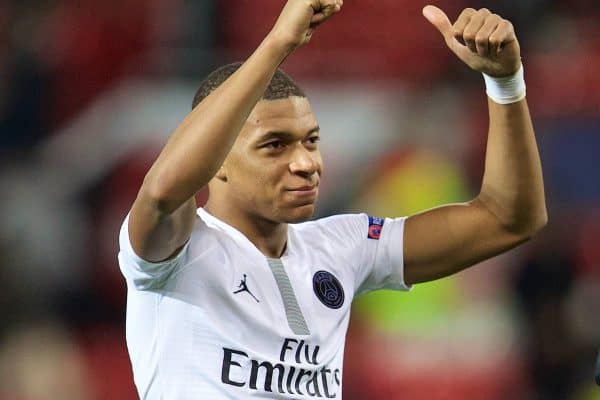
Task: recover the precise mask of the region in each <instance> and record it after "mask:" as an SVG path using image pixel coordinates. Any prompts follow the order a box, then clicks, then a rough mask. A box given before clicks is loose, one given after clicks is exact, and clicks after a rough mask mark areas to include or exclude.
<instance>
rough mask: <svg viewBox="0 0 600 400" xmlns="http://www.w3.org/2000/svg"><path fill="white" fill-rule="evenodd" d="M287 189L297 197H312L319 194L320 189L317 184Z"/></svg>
mask: <svg viewBox="0 0 600 400" xmlns="http://www.w3.org/2000/svg"><path fill="white" fill-rule="evenodd" d="M287 191H288V192H289V193H291V194H292V195H294V196H297V197H312V196H316V195H317V192H318V189H317V186H301V187H297V188H293V189H288V190H287Z"/></svg>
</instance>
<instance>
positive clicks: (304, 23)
mask: <svg viewBox="0 0 600 400" xmlns="http://www.w3.org/2000/svg"><path fill="white" fill-rule="evenodd" d="M343 4H344V1H343V0H288V2H287V3H286V5H285V7H284V8H283V10H282V11H281V14H280V15H279V18H278V19H277V22H276V23H275V26H274V27H273V29H272V30H271V33H270V34H269V35H270V36H271V37H273V38H274V39H276V40H278V41H280V43H282V44H284V45H285V46H286V47H288V48H289V49H290V50H294V49H296V48H298V47H300V46H302V45H304V44H306V43H308V42H309V41H310V38H311V36H312V34H313V32H314V30H315V29H316V28H317V26H319V25H320V24H322V23H323V22H325V21H327V20H328V19H329V18H331V17H332V16H333V15H334V14H336V13H338V12H340V10H341V9H342V5H343Z"/></svg>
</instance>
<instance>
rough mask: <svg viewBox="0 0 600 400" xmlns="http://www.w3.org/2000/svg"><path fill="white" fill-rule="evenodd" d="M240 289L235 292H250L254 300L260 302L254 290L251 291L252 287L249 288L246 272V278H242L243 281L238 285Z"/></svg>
mask: <svg viewBox="0 0 600 400" xmlns="http://www.w3.org/2000/svg"><path fill="white" fill-rule="evenodd" d="M238 287H239V289H238V290H236V291H235V292H233V294H238V293H241V292H248V294H250V296H252V298H253V299H254V300H256V302H257V303H260V301H258V299H257V298H256V296H254V295H253V294H252V292H251V291H250V289H248V285H247V284H246V274H244V279H242V281H241V282H240V285H239V286H238Z"/></svg>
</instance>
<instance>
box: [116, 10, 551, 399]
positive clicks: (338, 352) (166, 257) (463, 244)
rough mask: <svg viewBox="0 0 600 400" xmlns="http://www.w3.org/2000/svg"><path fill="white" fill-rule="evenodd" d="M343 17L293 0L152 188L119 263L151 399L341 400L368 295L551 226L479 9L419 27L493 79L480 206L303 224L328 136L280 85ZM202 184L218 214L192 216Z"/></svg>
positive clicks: (516, 57)
mask: <svg viewBox="0 0 600 400" xmlns="http://www.w3.org/2000/svg"><path fill="white" fill-rule="evenodd" d="M341 7H342V0H289V1H288V2H287V4H286V5H285V7H284V8H283V10H282V12H281V15H280V16H279V18H278V20H277V22H276V24H275V25H274V27H273V29H272V30H271V32H270V33H269V34H268V35H267V36H266V38H265V40H264V41H263V42H262V43H261V44H260V46H259V47H258V48H257V49H256V51H255V52H254V53H253V54H252V55H251V57H250V58H249V59H248V60H247V61H246V62H245V63H244V64H243V65H241V66H239V65H232V66H227V67H224V68H221V69H220V70H218V71H216V72H215V73H213V74H211V75H210V76H209V77H208V78H207V80H206V81H205V82H204V83H203V84H202V87H201V89H200V90H199V92H198V95H197V96H196V101H195V103H199V104H197V105H196V106H195V107H194V109H193V111H192V112H191V113H190V114H189V115H188V116H187V117H186V119H185V120H184V121H183V122H182V123H181V125H180V126H179V127H178V128H177V130H176V131H175V132H174V133H173V135H172V136H171V138H170V139H169V141H168V143H167V145H166V146H165V148H164V149H163V151H162V153H161V154H160V156H159V157H158V159H157V160H156V162H155V163H154V165H153V166H152V168H151V169H150V170H149V172H148V174H147V175H146V178H145V180H144V183H143V185H142V187H141V189H140V191H139V194H138V197H137V199H136V200H135V203H134V204H133V207H132V209H131V212H130V214H129V215H128V217H127V218H126V219H125V222H124V223H123V227H122V230H121V234H120V245H121V251H120V253H119V262H120V266H121V270H122V272H123V274H124V275H125V278H126V280H127V285H128V304H127V342H128V346H129V351H130V356H131V360H132V364H133V370H134V376H135V382H136V385H137V388H138V391H139V393H140V396H141V397H142V398H143V399H169V400H184V399H186V400H187V399H194V400H195V399H225V398H227V399H241V398H250V397H258V398H288V399H292V398H293V399H299V398H302V399H308V398H336V399H340V398H341V396H342V393H341V385H342V381H341V379H342V357H343V351H344V337H345V333H346V329H347V326H348V319H349V312H350V303H351V301H352V298H353V297H354V296H355V295H357V294H359V293H363V292H366V291H369V290H375V289H378V288H392V289H398V290H408V289H409V288H410V285H411V284H414V283H419V282H425V281H429V280H433V279H438V278H441V277H444V276H447V275H450V274H453V273H455V272H457V271H460V270H462V269H464V268H466V267H468V266H470V265H473V264H475V263H478V262H479V261H481V260H484V259H486V258H489V257H491V256H494V255H496V254H499V253H501V252H503V251H506V250H508V249H510V248H512V247H514V246H516V245H518V244H519V243H522V242H524V241H526V240H527V239H529V238H530V237H531V236H532V235H533V234H534V233H535V232H537V231H538V230H539V229H540V228H541V227H542V226H543V225H544V224H545V223H546V209H545V204H544V194H543V183H542V174H541V168H540V161H539V156H538V152H537V148H536V144H535V138H534V132H533V128H532V125H531V121H530V117H529V113H528V110H527V104H526V102H525V100H524V99H523V98H524V96H525V88H524V81H523V78H522V76H523V75H522V68H521V61H520V51H519V44H518V42H517V39H516V37H515V34H514V31H513V29H512V25H511V24H510V22H508V21H506V20H503V19H502V18H500V17H499V16H497V15H495V14H492V13H490V12H489V11H488V10H486V9H482V10H478V11H476V10H473V9H466V10H464V11H463V12H462V13H461V15H460V16H459V18H458V20H457V21H456V22H455V24H454V25H451V23H450V21H449V20H448V18H447V17H446V15H445V14H444V13H443V12H442V11H441V10H439V9H438V8H435V7H432V6H428V7H426V8H425V9H424V10H423V13H424V15H425V17H426V18H427V19H428V20H429V21H430V22H431V23H432V24H433V25H434V26H435V27H436V28H437V29H438V30H439V31H440V32H441V33H442V35H443V37H444V39H445V41H446V43H447V45H448V46H449V48H450V49H451V50H452V51H453V52H454V53H455V54H456V55H457V56H458V58H459V59H461V60H462V61H463V62H465V63H466V64H467V65H468V66H470V67H471V68H472V69H474V70H476V71H479V72H483V73H485V74H486V75H485V79H486V85H487V91H488V94H489V96H490V100H489V114H490V129H489V139H488V148H487V156H486V157H487V158H486V165H485V174H484V178H483V184H482V188H481V192H480V194H479V195H478V196H477V197H476V198H475V199H474V200H472V201H470V202H468V203H464V204H453V205H447V206H443V207H439V208H436V209H433V210H429V211H426V212H423V213H420V214H418V215H413V216H410V217H409V218H395V219H392V218H386V219H381V218H374V217H369V216H367V215H364V214H359V215H338V216H333V217H330V218H325V219H321V220H316V221H311V222H303V221H307V220H308V219H309V218H310V217H311V216H312V214H313V212H314V209H315V202H316V200H317V195H318V191H319V177H320V175H321V169H322V160H321V155H320V152H319V146H318V140H319V134H320V133H319V126H318V124H317V121H316V120H315V117H314V116H313V114H312V111H311V108H310V104H309V102H308V100H307V99H306V97H305V96H304V94H303V93H302V91H301V90H300V89H299V88H298V87H297V86H296V85H295V84H294V83H293V82H292V81H291V80H290V79H289V78H288V77H287V76H286V75H285V74H283V73H281V72H280V71H278V70H277V68H278V66H279V65H280V63H281V62H282V61H283V60H284V59H285V58H286V57H287V56H288V55H290V54H291V53H292V52H293V51H294V50H295V49H297V48H298V47H300V46H302V45H304V44H306V43H307V42H308V41H309V40H310V38H311V35H312V33H313V31H314V30H315V29H316V28H317V27H318V25H319V24H321V23H323V22H325V21H327V20H328V19H329V18H331V17H332V16H333V15H334V14H336V13H338V12H339V11H340V10H341ZM492 99H493V100H492ZM500 103H503V104H500ZM205 185H208V187H209V193H210V195H209V199H208V202H207V203H206V205H205V206H204V208H199V209H197V208H196V204H195V201H194V194H195V193H196V192H197V191H198V190H199V189H200V188H202V187H203V186H205Z"/></svg>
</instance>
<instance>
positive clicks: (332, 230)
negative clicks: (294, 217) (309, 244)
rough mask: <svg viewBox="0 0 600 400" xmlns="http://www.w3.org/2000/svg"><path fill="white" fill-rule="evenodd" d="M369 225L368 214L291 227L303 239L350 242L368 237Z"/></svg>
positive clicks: (335, 216)
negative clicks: (351, 239) (350, 240)
mask: <svg viewBox="0 0 600 400" xmlns="http://www.w3.org/2000/svg"><path fill="white" fill-rule="evenodd" d="M368 223H369V217H368V216H367V214H338V215H332V216H329V217H325V218H319V219H316V220H313V221H308V222H303V223H300V224H292V225H290V226H291V227H292V229H293V230H294V231H295V232H297V233H298V234H299V235H301V236H303V237H312V238H319V239H324V238H326V239H328V240H332V239H340V240H348V239H349V238H357V239H358V238H360V237H362V236H363V235H364V236H365V237H366V235H367V230H368Z"/></svg>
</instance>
